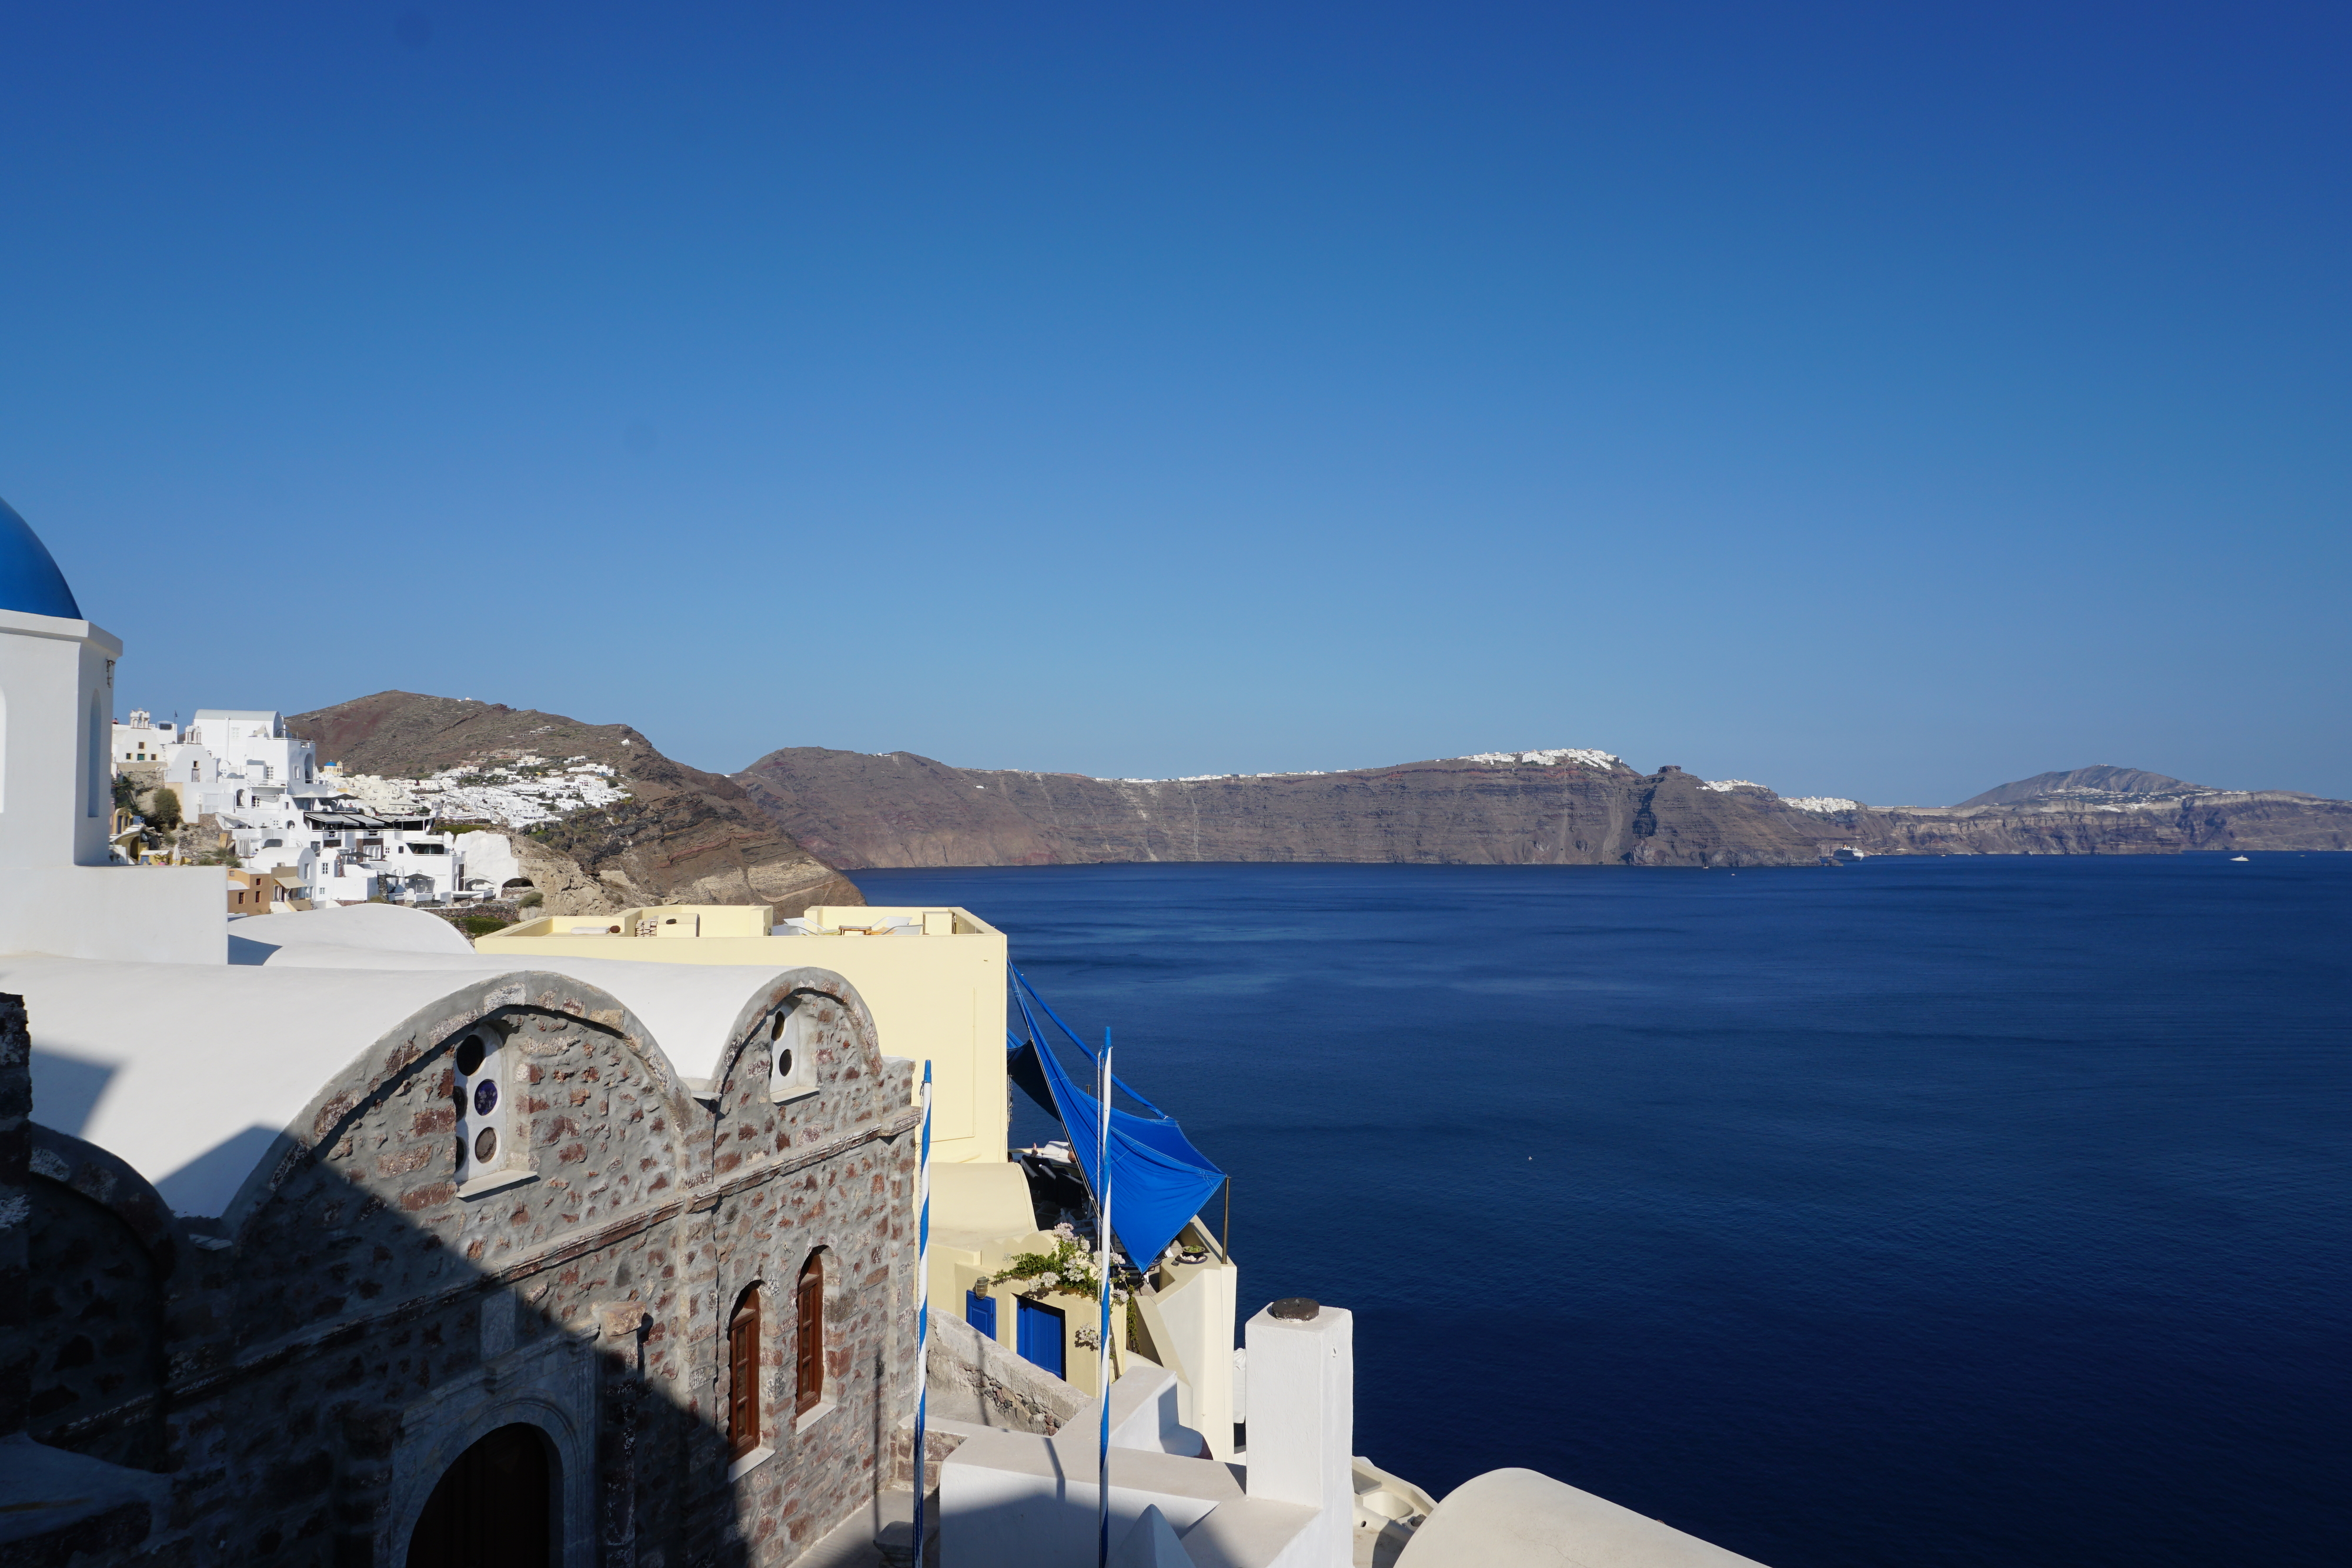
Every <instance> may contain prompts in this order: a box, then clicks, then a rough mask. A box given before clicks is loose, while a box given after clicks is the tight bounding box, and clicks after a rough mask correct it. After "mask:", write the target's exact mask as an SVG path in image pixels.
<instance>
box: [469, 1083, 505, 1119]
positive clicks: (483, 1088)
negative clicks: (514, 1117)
mask: <svg viewBox="0 0 2352 1568" xmlns="http://www.w3.org/2000/svg"><path fill="white" fill-rule="evenodd" d="M498 1108H499V1086H498V1084H497V1082H495V1081H494V1080H491V1079H488V1078H485V1079H483V1080H482V1081H481V1082H479V1083H477V1084H475V1085H474V1114H475V1115H477V1116H487V1115H488V1114H489V1113H491V1112H493V1111H495V1110H497V1109H498Z"/></svg>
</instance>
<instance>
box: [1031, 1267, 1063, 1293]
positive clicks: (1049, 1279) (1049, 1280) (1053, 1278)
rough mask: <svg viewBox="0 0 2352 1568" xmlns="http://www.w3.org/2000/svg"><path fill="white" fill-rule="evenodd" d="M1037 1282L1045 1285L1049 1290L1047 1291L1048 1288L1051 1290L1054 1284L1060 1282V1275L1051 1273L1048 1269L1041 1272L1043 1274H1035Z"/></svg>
mask: <svg viewBox="0 0 2352 1568" xmlns="http://www.w3.org/2000/svg"><path fill="white" fill-rule="evenodd" d="M1037 1282H1038V1283H1039V1284H1041V1285H1043V1286H1045V1288H1046V1289H1047V1290H1049V1291H1050V1290H1052V1289H1053V1288H1054V1287H1055V1286H1056V1285H1058V1284H1060V1283H1061V1282H1062V1277H1061V1276H1060V1275H1059V1274H1056V1273H1053V1272H1051V1271H1050V1270H1049V1271H1048V1272H1046V1273H1043V1274H1040V1275H1038V1276H1037Z"/></svg>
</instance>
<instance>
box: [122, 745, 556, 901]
mask: <svg viewBox="0 0 2352 1568" xmlns="http://www.w3.org/2000/svg"><path fill="white" fill-rule="evenodd" d="M113 758H114V766H115V770H116V772H117V773H118V774H119V773H121V771H122V770H123V769H124V768H137V769H149V768H160V770H161V783H162V786H163V788H164V789H170V790H171V791H172V792H173V794H174V795H176V796H177V797H178V798H179V800H180V813H181V815H182V817H183V818H184V819H185V820H187V821H192V822H193V821H199V820H201V819H203V818H205V817H210V818H212V819H213V820H214V821H215V823H216V824H217V825H218V827H219V829H220V831H221V832H222V833H223V834H224V835H226V839H227V841H228V844H229V846H230V848H231V849H232V851H233V852H235V854H236V862H237V864H238V866H239V867H241V868H242V869H243V870H245V871H247V872H250V873H262V874H266V875H268V876H270V877H271V878H273V879H274V881H275V882H276V883H277V885H278V888H279V889H281V890H283V891H284V893H285V894H288V895H289V897H290V898H291V900H292V901H294V903H295V904H296V906H297V907H299V906H301V905H304V904H308V905H310V906H320V905H332V904H365V903H367V902H369V901H370V900H373V899H383V900H386V901H389V902H391V903H394V904H459V903H466V902H470V901H478V900H481V899H486V898H495V897H497V896H498V895H499V892H500V890H501V889H502V888H503V887H504V885H505V884H506V883H508V882H509V881H512V880H517V879H520V876H521V865H520V861H519V859H518V857H517V856H516V853H515V849H514V844H513V842H512V841H510V840H509V838H508V837H507V836H506V835H505V834H503V833H497V832H481V831H446V830H444V829H442V828H440V827H439V826H438V825H437V822H436V819H437V818H438V817H439V816H440V815H442V814H443V810H446V807H441V806H440V803H439V802H434V803H431V804H428V803H425V802H422V801H418V800H410V799H388V798H383V799H365V798H362V796H361V795H360V794H359V792H358V791H355V790H353V789H351V788H350V781H349V780H345V779H341V778H339V777H338V776H337V773H336V770H335V769H334V768H331V767H329V768H322V767H321V766H320V763H319V760H318V752H317V748H316V747H314V746H313V745H312V744H311V743H310V741H307V740H304V739H302V738H300V737H299V736H294V735H289V734H288V733H287V729H286V720H285V717H284V716H283V715H281V714H278V713H277V712H274V711H271V710H268V709H260V708H202V709H199V710H198V711H197V713H196V716H195V719H194V722H193V723H191V724H190V725H189V726H188V727H187V728H186V730H185V731H184V732H183V731H180V730H178V729H177V728H176V727H174V726H173V725H171V724H169V723H165V724H160V725H159V724H157V723H155V722H154V720H153V718H152V716H151V715H150V714H149V713H148V712H147V711H146V710H145V709H143V708H142V709H134V710H133V711H132V712H131V718H130V722H129V723H127V724H126V723H118V724H116V725H115V726H114V740H113ZM369 782H370V783H372V784H381V783H383V782H386V781H384V780H376V779H371V780H370V781H369ZM436 808H439V809H436ZM456 814H457V815H458V816H461V817H465V818H467V820H468V821H478V820H480V819H478V818H476V817H473V816H472V815H471V814H470V813H468V812H466V811H464V810H458V811H457V813H456Z"/></svg>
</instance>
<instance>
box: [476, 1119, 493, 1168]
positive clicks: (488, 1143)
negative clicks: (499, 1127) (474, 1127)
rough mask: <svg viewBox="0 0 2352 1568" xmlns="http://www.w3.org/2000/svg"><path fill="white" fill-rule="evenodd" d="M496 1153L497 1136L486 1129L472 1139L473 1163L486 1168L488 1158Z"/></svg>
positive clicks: (488, 1161)
mask: <svg viewBox="0 0 2352 1568" xmlns="http://www.w3.org/2000/svg"><path fill="white" fill-rule="evenodd" d="M498 1152H499V1135H498V1134H497V1133H495V1132H493V1131H492V1130H490V1129H489V1128H488V1127H485V1128H483V1129H482V1130H481V1132H480V1133H479V1134H478V1135H477V1136H476V1137H475V1139H474V1163H475V1164H476V1165H478V1166H486V1165H488V1164H489V1163H490V1156H491V1155H495V1154H497V1153H498Z"/></svg>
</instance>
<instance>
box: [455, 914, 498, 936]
mask: <svg viewBox="0 0 2352 1568" xmlns="http://www.w3.org/2000/svg"><path fill="white" fill-rule="evenodd" d="M506 925H507V923H506V922H505V921H503V920H500V919H499V918H498V917H497V916H496V915H465V916H463V917H462V918H460V919H459V920H458V921H457V928H458V929H459V930H460V931H463V932H464V933H465V934H466V935H467V936H488V935H489V934H490V933H491V932H493V931H503V930H505V929H506Z"/></svg>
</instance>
